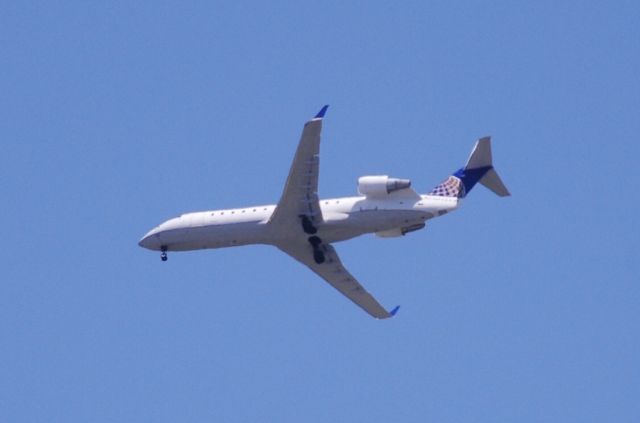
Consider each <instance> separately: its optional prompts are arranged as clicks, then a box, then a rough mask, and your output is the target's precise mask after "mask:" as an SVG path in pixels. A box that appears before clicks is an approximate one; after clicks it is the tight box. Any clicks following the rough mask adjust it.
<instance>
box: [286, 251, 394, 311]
mask: <svg viewBox="0 0 640 423" xmlns="http://www.w3.org/2000/svg"><path fill="white" fill-rule="evenodd" d="M278 248H280V250H282V251H284V252H285V253H287V254H289V255H290V256H291V257H293V258H295V259H296V260H298V261H299V262H301V263H302V264H304V265H306V266H307V267H309V268H310V269H311V270H313V271H314V272H315V273H317V274H318V275H319V276H320V277H321V278H323V279H324V280H325V281H327V282H329V284H330V285H331V286H333V287H334V288H335V289H337V290H338V291H340V292H341V293H342V294H343V295H345V296H346V297H347V298H349V299H350V300H351V301H353V302H354V303H355V304H356V305H357V306H359V307H361V308H362V309H363V310H364V311H366V312H367V313H369V314H370V315H371V316H373V317H375V318H377V319H386V318H389V317H392V316H394V315H395V313H396V312H397V311H398V308H399V307H396V308H394V309H393V310H391V311H387V310H385V309H384V307H382V306H381V305H380V303H378V301H376V299H375V298H373V296H372V295H371V294H369V293H368V292H367V290H366V289H364V287H363V286H362V285H360V283H358V281H357V280H356V279H355V278H354V277H353V276H352V275H351V273H349V271H348V270H347V269H345V267H344V266H343V265H342V262H341V261H340V258H339V257H338V254H337V253H336V250H335V249H334V248H333V246H331V245H330V244H320V245H318V246H316V247H315V248H314V247H312V246H311V245H310V244H308V243H307V244H305V243H300V244H297V245H287V246H278ZM318 251H320V252H321V257H320V260H318V258H319V257H318V256H317V255H318ZM318 261H320V263H318Z"/></svg>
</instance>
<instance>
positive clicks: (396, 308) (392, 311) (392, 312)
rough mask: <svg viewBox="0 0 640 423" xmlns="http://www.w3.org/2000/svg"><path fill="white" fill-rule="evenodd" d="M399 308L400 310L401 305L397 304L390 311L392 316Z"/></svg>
mask: <svg viewBox="0 0 640 423" xmlns="http://www.w3.org/2000/svg"><path fill="white" fill-rule="evenodd" d="M398 310H400V306H395V308H394V309H393V310H391V311H390V312H389V314H390V315H391V317H393V316H395V315H396V313H397V312H398Z"/></svg>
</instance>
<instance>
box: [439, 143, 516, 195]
mask: <svg viewBox="0 0 640 423" xmlns="http://www.w3.org/2000/svg"><path fill="white" fill-rule="evenodd" d="M478 182H480V183H481V184H482V185H484V186H485V187H487V188H489V189H490V190H491V191H493V192H495V193H496V194H497V195H499V196H501V197H505V196H508V195H511V194H510V193H509V190H508V189H507V187H505V186H504V184H503V183H502V180H501V179H500V177H499V176H498V173H497V172H496V170H495V169H494V168H493V159H492V156H491V138H490V137H485V138H481V139H480V140H478V142H477V143H476V145H475V146H474V147H473V151H472V152H471V156H469V160H468V161H467V164H466V165H465V166H464V167H463V168H460V169H459V170H458V171H456V172H455V173H454V174H453V175H451V176H449V177H448V178H447V179H445V180H444V181H443V182H442V183H440V184H438V185H437V186H436V187H435V188H434V189H433V190H432V191H431V192H430V193H429V195H437V196H440V197H457V198H464V197H466V196H467V194H469V192H470V191H471V189H472V188H473V187H474V186H475V185H476V184H477V183H478Z"/></svg>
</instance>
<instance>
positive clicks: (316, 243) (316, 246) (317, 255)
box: [308, 235, 325, 264]
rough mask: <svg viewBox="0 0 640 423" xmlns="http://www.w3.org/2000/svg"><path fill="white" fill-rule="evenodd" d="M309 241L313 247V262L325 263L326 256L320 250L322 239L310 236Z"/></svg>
mask: <svg viewBox="0 0 640 423" xmlns="http://www.w3.org/2000/svg"><path fill="white" fill-rule="evenodd" d="M308 241H309V244H311V246H312V247H313V260H314V261H315V262H316V263H318V264H322V263H324V261H325V256H324V252H323V251H322V249H321V248H320V244H322V240H321V239H320V237H317V236H315V235H314V236H310V237H309V239H308Z"/></svg>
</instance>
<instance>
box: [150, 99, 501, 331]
mask: <svg viewBox="0 0 640 423" xmlns="http://www.w3.org/2000/svg"><path fill="white" fill-rule="evenodd" d="M328 107H329V106H328V105H326V106H324V107H322V109H321V110H320V111H319V112H318V113H317V114H316V115H315V117H314V118H313V119H311V120H309V121H308V122H307V123H305V125H304V128H303V130H302V136H301V138H300V141H299V144H298V148H297V150H296V153H295V156H294V158H293V163H292V164H291V168H290V170H289V176H288V177H287V181H286V183H285V186H284V190H283V192H282V195H281V197H280V201H278V204H276V205H259V206H249V207H244V208H232V209H223V210H212V211H202V212H195V213H186V214H183V215H181V216H179V217H175V218H173V219H169V220H167V221H166V222H163V223H161V224H160V225H158V226H156V227H155V228H153V229H152V230H150V231H149V232H148V233H147V234H146V235H145V236H144V237H143V238H142V239H141V240H140V241H139V243H138V244H139V245H140V246H141V247H144V248H147V249H149V250H154V251H160V252H161V255H160V257H161V259H162V261H166V260H167V253H168V252H169V251H171V252H173V251H193V250H200V249H213V248H226V247H235V246H241V245H250V244H267V245H272V246H275V247H277V248H279V249H280V250H282V251H283V252H284V253H286V254H288V255H289V256H291V257H293V258H294V259H295V260H297V261H299V262H300V263H302V264H304V265H305V266H307V267H308V268H310V269H311V270H312V271H314V272H315V273H316V274H317V275H318V276H320V277H321V278H323V279H324V280H325V281H327V282H328V283H329V284H330V285H332V286H333V287H334V288H335V289H337V290H338V291H339V292H341V293H342V294H344V295H345V296H346V297H347V298H348V299H350V300H351V301H353V302H354V303H355V304H356V305H358V306H359V307H361V308H362V309H363V310H364V311H366V312H367V313H369V314H370V315H371V316H373V317H375V318H378V319H386V318H389V317H392V316H394V315H395V314H396V312H397V311H398V309H399V306H397V307H395V308H393V309H392V310H390V311H388V310H386V309H385V308H384V307H382V306H381V305H380V303H378V301H377V300H376V299H375V298H374V297H373V296H372V295H371V294H370V293H369V292H367V291H366V290H365V289H364V288H363V286H362V285H361V284H360V283H359V282H358V281H357V280H356V278H355V277H353V276H352V275H351V273H349V271H348V270H347V269H346V268H345V267H344V265H343V264H342V262H341V261H340V258H339V257H338V253H337V252H336V250H335V249H334V247H333V244H334V243H336V242H339V241H344V240H348V239H351V238H354V237H357V236H360V235H363V234H367V233H375V234H376V235H377V236H379V237H383V238H385V237H398V236H403V235H406V234H408V233H410V232H414V231H417V230H420V229H422V228H424V227H425V225H426V222H427V220H430V219H433V218H436V217H440V216H443V215H445V214H447V213H450V212H452V211H454V210H456V209H457V208H458V207H459V206H460V205H461V204H462V200H463V199H464V198H465V197H466V196H467V195H468V194H469V192H470V191H471V189H472V188H473V187H474V186H475V185H476V183H478V182H479V183H480V184H481V185H484V186H485V187H487V188H488V189H490V190H491V191H493V192H494V193H495V194H497V195H498V196H501V197H504V196H508V195H511V194H510V193H509V191H508V190H507V188H506V187H505V185H504V184H503V182H502V180H501V179H500V177H499V176H498V173H497V172H496V170H495V169H494V167H493V163H492V155H491V139H490V137H484V138H481V139H480V140H478V141H477V142H476V144H475V146H474V148H473V150H472V152H471V156H470V157H469V159H468V161H467V163H466V165H465V166H464V167H462V168H460V169H459V170H457V171H456V172H455V173H453V174H452V175H450V176H449V177H447V179H445V180H444V181H443V182H442V183H440V184H438V185H437V186H436V187H435V188H433V190H431V191H430V192H429V193H427V194H422V195H421V194H418V193H417V192H416V191H414V190H413V189H412V188H411V181H410V180H408V179H400V178H392V177H389V176H388V175H372V176H362V177H360V178H359V179H358V194H359V195H357V196H354V197H342V198H332V199H320V198H319V197H318V177H319V164H320V160H319V158H320V154H319V152H320V132H321V130H322V121H323V119H324V116H325V113H326V112H327V108H328Z"/></svg>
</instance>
